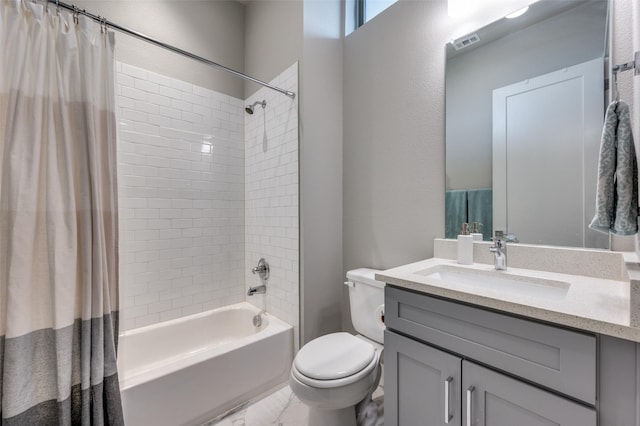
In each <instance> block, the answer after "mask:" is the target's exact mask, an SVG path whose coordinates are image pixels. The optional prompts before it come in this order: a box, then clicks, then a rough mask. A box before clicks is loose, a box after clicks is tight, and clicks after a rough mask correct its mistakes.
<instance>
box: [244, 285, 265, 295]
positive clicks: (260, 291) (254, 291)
mask: <svg viewBox="0 0 640 426" xmlns="http://www.w3.org/2000/svg"><path fill="white" fill-rule="evenodd" d="M266 292H267V286H266V285H259V286H257V287H249V291H247V296H253V295H254V294H264V293H266Z"/></svg>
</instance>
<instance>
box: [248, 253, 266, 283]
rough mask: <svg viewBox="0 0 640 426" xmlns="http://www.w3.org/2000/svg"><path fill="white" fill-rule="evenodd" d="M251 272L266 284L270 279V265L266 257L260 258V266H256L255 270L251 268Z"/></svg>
mask: <svg viewBox="0 0 640 426" xmlns="http://www.w3.org/2000/svg"><path fill="white" fill-rule="evenodd" d="M251 272H252V273H253V274H254V275H255V274H258V276H259V277H260V280H261V281H262V282H265V281H266V280H268V279H269V264H268V263H267V261H266V260H265V259H264V257H261V258H260V260H259V261H258V266H254V267H253V268H251Z"/></svg>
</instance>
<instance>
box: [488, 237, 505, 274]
mask: <svg viewBox="0 0 640 426" xmlns="http://www.w3.org/2000/svg"><path fill="white" fill-rule="evenodd" d="M489 250H491V252H492V253H493V255H494V266H495V268H496V271H504V270H506V269H507V243H506V242H505V241H503V240H501V239H500V238H494V239H493V247H491V248H489Z"/></svg>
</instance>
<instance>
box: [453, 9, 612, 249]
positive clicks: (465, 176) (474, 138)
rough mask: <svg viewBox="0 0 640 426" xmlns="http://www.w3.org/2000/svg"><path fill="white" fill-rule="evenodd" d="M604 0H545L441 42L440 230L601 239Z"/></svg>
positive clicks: (534, 238) (603, 242) (597, 242)
mask: <svg viewBox="0 0 640 426" xmlns="http://www.w3.org/2000/svg"><path fill="white" fill-rule="evenodd" d="M608 6H609V5H608V1H607V0H562V1H559V0H547V1H539V2H537V3H534V4H532V5H531V6H530V7H529V9H528V10H527V12H526V13H524V14H523V15H522V16H520V17H517V18H513V19H507V18H503V19H501V20H499V21H496V22H494V23H492V24H490V25H488V26H486V27H483V28H481V29H478V30H477V31H475V32H473V33H471V34H468V35H466V36H464V37H462V38H460V39H457V40H455V41H453V42H452V43H449V44H448V45H447V63H446V87H445V90H446V196H445V204H446V207H445V208H446V214H445V221H446V227H445V237H446V238H455V237H456V236H457V235H458V234H459V233H460V227H461V223H462V222H469V223H472V222H478V223H481V224H482V225H481V227H480V232H482V234H483V238H484V240H489V239H490V238H491V236H492V234H493V231H494V230H502V231H504V232H505V233H506V234H513V235H514V236H515V237H517V239H518V240H519V241H520V242H523V243H529V244H546V245H561V246H578V247H594V248H607V247H608V243H609V238H608V235H607V234H603V233H599V232H597V231H593V230H591V229H589V228H588V225H589V223H590V222H591V219H592V218H593V215H594V213H595V194H596V180H597V166H598V153H599V147H600V136H601V134H602V124H603V116H604V110H605V106H606V97H605V84H604V81H605V76H606V75H607V73H605V69H606V67H607V66H608V65H607V62H606V58H607V44H608V37H607V31H608V25H607V23H608V22H607V21H608Z"/></svg>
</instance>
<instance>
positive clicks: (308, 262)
mask: <svg viewBox="0 0 640 426" xmlns="http://www.w3.org/2000/svg"><path fill="white" fill-rule="evenodd" d="M245 25H246V28H247V34H246V49H245V52H246V53H245V70H246V72H247V73H248V74H250V75H252V76H254V77H256V78H260V79H262V80H266V81H269V80H270V79H271V78H273V77H274V76H275V75H277V74H279V73H280V72H281V71H282V70H283V69H284V68H286V67H288V66H289V65H291V64H292V63H294V62H295V61H298V62H299V64H298V67H299V78H300V92H299V93H298V96H299V99H298V100H299V108H300V209H301V212H300V221H301V223H300V244H301V250H300V253H301V259H300V286H301V288H300V290H301V291H300V297H301V299H300V308H301V327H300V331H301V342H302V343H305V342H307V341H309V340H311V339H313V338H315V337H317V336H320V335H322V334H326V333H330V332H334V331H338V330H340V329H341V312H342V306H341V303H342V283H343V282H344V276H343V274H342V119H343V114H342V28H343V8H342V6H341V1H340V0H304V1H301V0H290V1H282V0H257V1H250V2H248V3H246V23H245ZM255 89H256V85H255V84H254V83H246V85H245V90H246V92H245V93H246V95H247V96H249V95H250V94H251V93H253V92H254V91H255Z"/></svg>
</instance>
